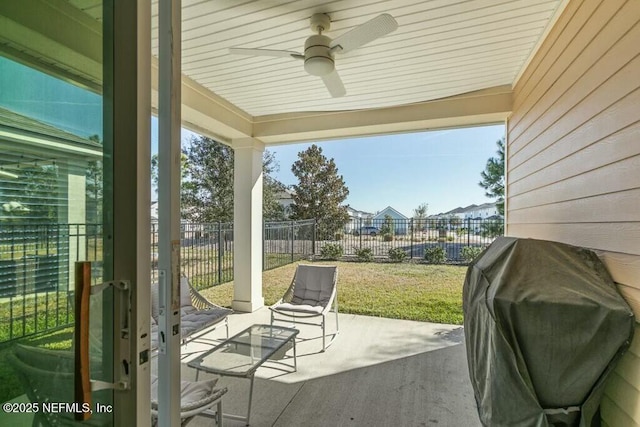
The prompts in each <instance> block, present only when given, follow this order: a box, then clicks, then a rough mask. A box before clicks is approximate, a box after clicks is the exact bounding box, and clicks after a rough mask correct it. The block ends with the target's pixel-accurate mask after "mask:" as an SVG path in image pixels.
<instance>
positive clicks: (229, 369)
mask: <svg viewBox="0 0 640 427" xmlns="http://www.w3.org/2000/svg"><path fill="white" fill-rule="evenodd" d="M298 333H299V331H298V330H297V329H293V328H285V327H281V326H272V325H252V326H250V327H248V328H247V329H244V330H243V331H241V332H239V333H237V334H236V335H234V336H232V337H231V338H227V339H226V340H224V341H223V342H222V343H220V344H218V345H216V346H215V347H214V348H212V349H211V350H208V351H207V352H205V353H203V354H202V355H200V356H199V357H197V358H196V359H194V360H192V361H190V362H188V363H187V365H188V366H189V367H191V368H194V369H195V370H196V381H197V380H198V376H199V374H200V371H204V372H208V373H211V374H217V375H221V376H231V377H239V378H246V379H248V380H249V381H250V385H249V405H248V408H247V415H246V417H245V416H241V415H232V414H223V416H224V417H226V418H228V419H233V420H241V421H245V422H246V424H247V425H249V421H250V417H251V403H252V400H253V383H254V378H255V373H256V371H257V370H258V368H259V367H260V366H262V364H263V363H264V362H265V361H267V360H268V359H269V358H270V357H271V356H273V354H275V353H276V352H277V351H278V350H280V349H282V348H283V347H284V346H285V345H287V343H289V342H292V343H293V368H294V370H293V372H296V371H297V370H298V363H297V355H296V339H295V338H296V336H297V335H298ZM245 353H247V354H245Z"/></svg>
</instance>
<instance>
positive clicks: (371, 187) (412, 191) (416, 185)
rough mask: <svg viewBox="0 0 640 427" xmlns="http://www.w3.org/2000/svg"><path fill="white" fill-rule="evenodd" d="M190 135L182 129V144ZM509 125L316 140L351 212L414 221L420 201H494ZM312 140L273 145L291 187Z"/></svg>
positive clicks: (436, 209)
mask: <svg viewBox="0 0 640 427" xmlns="http://www.w3.org/2000/svg"><path fill="white" fill-rule="evenodd" d="M156 129H157V119H156V118H155V117H154V118H153V122H152V140H153V148H152V151H154V152H155V151H156V150H157V131H156ZM190 135H191V132H189V131H186V130H183V131H182V141H183V144H184V142H185V141H187V140H188V139H189V137H190ZM503 136H504V126H503V125H495V126H482V127H474V128H462V129H448V130H439V131H430V132H419V133H409V134H398V135H387V136H377V137H368V138H353V139H345V140H335V141H325V142H316V143H315V144H316V145H318V146H319V147H321V148H322V152H323V154H324V155H325V156H326V157H327V158H333V159H334V161H335V162H336V166H337V167H338V173H339V174H340V175H342V176H343V177H344V181H345V184H346V185H347V187H348V188H349V196H348V198H347V200H346V203H348V204H349V205H350V206H351V207H352V208H354V209H358V210H362V211H367V212H372V213H375V212H377V211H380V210H382V209H384V208H385V207H387V206H391V207H393V208H394V209H396V210H398V211H400V212H401V213H403V214H404V215H406V216H408V217H410V216H412V214H413V210H414V209H415V208H416V207H418V205H420V204H421V203H427V204H428V205H429V210H428V214H429V215H432V214H437V213H441V212H446V211H449V210H451V209H454V208H456V207H458V206H468V205H470V204H473V203H475V204H481V203H485V202H490V201H492V200H491V199H488V198H487V197H486V196H485V195H484V189H483V188H482V187H480V186H479V185H478V182H479V181H480V173H481V172H482V171H483V170H484V168H485V165H486V163H487V159H488V158H489V157H493V156H495V155H496V150H497V146H496V141H497V140H498V139H500V138H502V137H503ZM311 144H313V142H309V143H301V144H289V145H280V146H271V147H269V148H268V150H269V151H272V152H273V153H275V158H276V160H277V162H278V164H279V165H280V170H279V171H278V172H277V173H276V174H275V177H276V178H277V179H278V180H280V181H281V182H282V183H284V184H286V185H292V184H296V183H297V179H296V177H295V176H294V175H293V173H292V172H291V165H292V164H293V162H295V161H296V160H297V158H298V153H299V152H301V151H303V150H306V149H307V148H308V147H309V146H311Z"/></svg>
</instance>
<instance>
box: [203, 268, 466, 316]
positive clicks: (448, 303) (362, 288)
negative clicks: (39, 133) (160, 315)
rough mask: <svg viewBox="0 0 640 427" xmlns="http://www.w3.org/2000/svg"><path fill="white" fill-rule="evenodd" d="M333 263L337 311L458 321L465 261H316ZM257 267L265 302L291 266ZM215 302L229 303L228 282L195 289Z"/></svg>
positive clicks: (273, 297) (284, 282)
mask: <svg viewBox="0 0 640 427" xmlns="http://www.w3.org/2000/svg"><path fill="white" fill-rule="evenodd" d="M319 264H331V265H337V266H338V304H339V309H340V312H341V313H352V314H364V315H368V316H379V317H388V318H393V319H409V320H421V321H425V322H436V323H451V324H456V325H460V324H462V284H463V282H464V276H465V273H466V267H464V266H453V265H427V264H413V263H402V264H393V263H355V262H335V261H334V262H320V263H319ZM296 265H297V264H289V265H286V266H284V267H280V268H276V269H274V270H270V271H266V272H264V273H263V275H262V277H263V279H262V284H263V294H264V300H265V304H266V305H271V304H273V303H274V302H276V301H277V300H278V299H279V298H280V297H281V296H282V294H283V293H284V291H285V290H286V289H287V287H288V286H289V283H290V281H291V278H292V277H293V273H294V271H295V266H296ZM201 292H202V294H203V295H205V296H206V297H207V298H209V299H210V300H211V301H214V302H215V303H217V304H220V305H224V306H231V301H232V299H233V282H229V283H225V284H223V285H220V286H215V287H213V288H210V289H206V290H203V291H201Z"/></svg>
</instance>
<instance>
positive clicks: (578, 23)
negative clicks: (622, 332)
mask: <svg viewBox="0 0 640 427" xmlns="http://www.w3.org/2000/svg"><path fill="white" fill-rule="evenodd" d="M639 40H640V2H639V1H636V0H629V1H623V0H607V1H606V2H603V1H597V0H584V1H576V0H574V1H570V2H569V4H568V5H567V7H566V8H565V10H564V12H563V14H562V15H561V16H560V18H559V19H558V20H557V22H556V23H555V26H554V27H553V28H552V29H551V31H550V32H549V35H548V37H547V38H546V40H545V41H544V43H543V44H542V46H541V47H540V49H539V51H538V52H537V54H536V56H535V57H534V58H533V59H532V61H531V62H530V63H529V65H528V67H527V69H526V70H525V71H524V72H523V73H522V76H521V78H520V79H519V80H518V82H517V83H516V85H515V87H514V93H513V105H514V108H513V113H512V115H511V116H510V117H509V120H508V123H507V144H508V148H507V183H508V188H507V234H508V235H511V236H518V237H532V238H539V239H546V240H554V241H561V242H566V243H569V244H573V245H578V246H584V247H588V248H591V249H593V250H595V251H596V252H597V253H598V254H599V255H600V257H601V258H602V260H603V261H604V262H605V264H606V265H607V267H608V269H609V271H610V272H611V274H612V276H613V278H614V280H615V281H616V282H617V283H618V287H619V289H620V291H621V292H622V294H623V295H624V296H625V298H626V299H627V301H628V302H629V304H630V305H631V307H632V308H633V310H634V312H635V314H636V316H638V318H639V319H640V107H639V106H640V78H639V77H638V76H640V43H639V42H638V41H639ZM638 336H640V330H638V332H637V333H636V339H635V340H634V342H633V343H632V347H631V350H630V351H629V352H628V353H627V354H626V355H625V357H624V359H623V360H622V362H621V363H620V365H619V366H618V368H617V369H616V372H615V374H614V375H613V376H612V378H611V380H610V382H609V384H608V387H607V392H606V396H605V399H604V401H603V403H602V418H603V421H604V423H603V424H604V425H606V426H610V427H614V426H631V425H640V338H638Z"/></svg>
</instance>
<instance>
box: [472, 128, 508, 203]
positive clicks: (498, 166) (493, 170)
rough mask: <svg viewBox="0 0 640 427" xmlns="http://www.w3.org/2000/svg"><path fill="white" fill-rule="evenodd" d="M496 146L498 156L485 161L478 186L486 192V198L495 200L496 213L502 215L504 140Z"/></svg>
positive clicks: (499, 141) (500, 140)
mask: <svg viewBox="0 0 640 427" xmlns="http://www.w3.org/2000/svg"><path fill="white" fill-rule="evenodd" d="M496 144H497V145H498V152H497V153H498V156H497V157H491V158H490V159H489V160H487V166H486V167H485V170H484V171H483V172H482V173H481V174H480V176H481V177H482V181H480V182H479V183H478V184H479V185H480V186H481V187H482V188H484V189H485V190H487V191H486V193H485V194H486V195H487V197H491V198H497V202H496V207H497V208H498V213H499V214H500V215H504V138H502V139H499V140H498V141H497V142H496Z"/></svg>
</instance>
